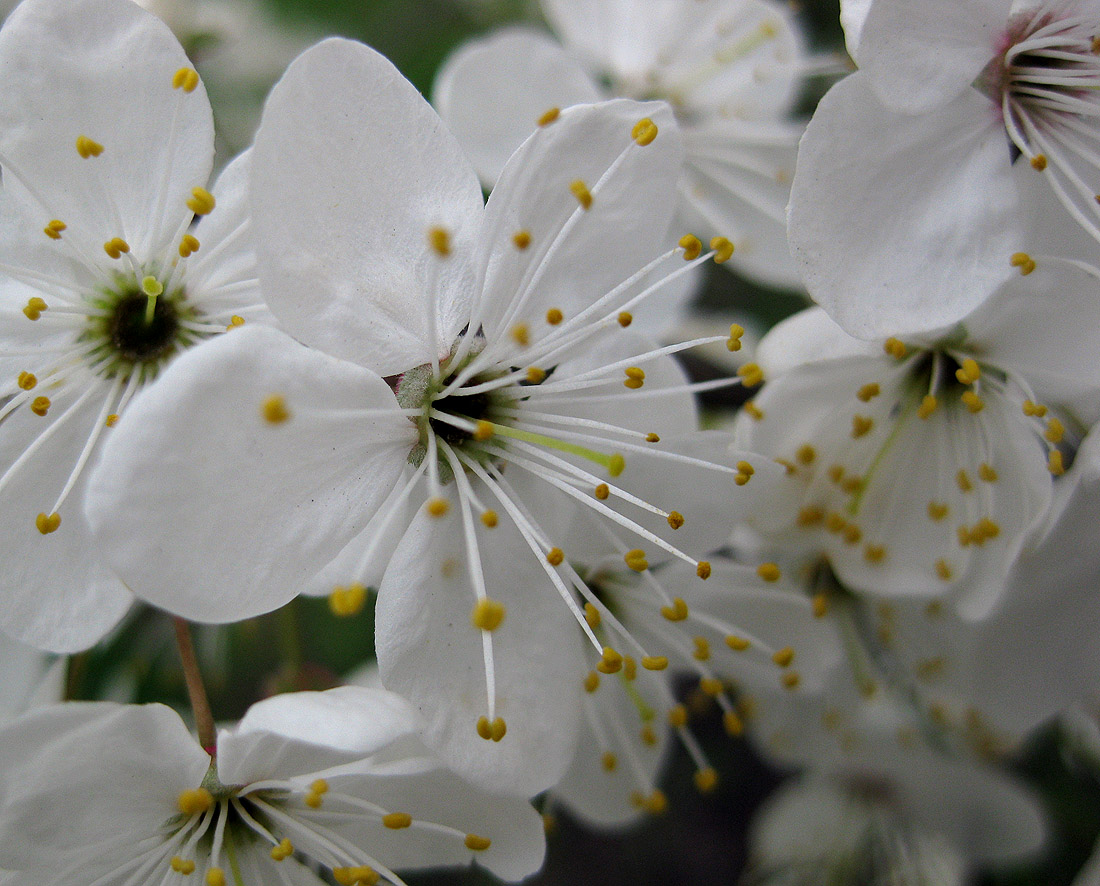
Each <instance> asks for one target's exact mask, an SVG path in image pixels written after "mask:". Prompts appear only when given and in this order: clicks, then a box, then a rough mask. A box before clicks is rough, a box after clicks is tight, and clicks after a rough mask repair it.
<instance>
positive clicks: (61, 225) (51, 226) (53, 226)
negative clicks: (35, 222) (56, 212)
mask: <svg viewBox="0 0 1100 886" xmlns="http://www.w3.org/2000/svg"><path fill="white" fill-rule="evenodd" d="M67 227H68V225H66V224H65V222H63V221H61V219H59V218H55V219H54V220H53V221H51V222H48V223H47V224H46V227H44V228H43V229H42V233H43V234H45V235H46V236H47V237H49V238H50V239H51V240H60V239H61V232H62V231H64V230H65V228H67Z"/></svg>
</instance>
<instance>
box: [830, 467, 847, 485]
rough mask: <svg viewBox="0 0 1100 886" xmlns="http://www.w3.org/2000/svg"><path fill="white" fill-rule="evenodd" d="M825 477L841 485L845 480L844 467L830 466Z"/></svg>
mask: <svg viewBox="0 0 1100 886" xmlns="http://www.w3.org/2000/svg"><path fill="white" fill-rule="evenodd" d="M825 475H826V476H827V477H828V478H829V479H830V480H832V481H833V482H834V483H836V484H838V485H839V484H840V483H841V481H843V479H844V465H829V470H827V471H826V472H825Z"/></svg>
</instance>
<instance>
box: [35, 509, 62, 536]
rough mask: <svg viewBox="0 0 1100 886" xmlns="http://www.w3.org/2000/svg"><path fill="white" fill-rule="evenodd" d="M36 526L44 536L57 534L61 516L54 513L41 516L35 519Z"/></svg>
mask: <svg viewBox="0 0 1100 886" xmlns="http://www.w3.org/2000/svg"><path fill="white" fill-rule="evenodd" d="M34 525H35V527H36V528H37V529H38V531H39V532H41V533H42V534H43V535H49V534H50V533H51V532H56V531H57V527H59V526H60V525H61V515H60V514H59V513H57V511H54V512H53V513H52V514H39V515H38V516H37V517H35V518H34Z"/></svg>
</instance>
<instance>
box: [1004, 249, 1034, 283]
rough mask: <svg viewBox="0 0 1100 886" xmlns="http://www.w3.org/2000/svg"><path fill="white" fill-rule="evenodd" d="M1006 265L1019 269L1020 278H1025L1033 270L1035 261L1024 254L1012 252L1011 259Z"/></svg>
mask: <svg viewBox="0 0 1100 886" xmlns="http://www.w3.org/2000/svg"><path fill="white" fill-rule="evenodd" d="M1008 263H1009V264H1010V265H1012V267H1014V268H1019V269H1020V276H1021V277H1026V276H1027V275H1028V274H1030V273H1031V272H1032V271H1034V270H1035V267H1036V265H1035V259H1033V258H1032V257H1031V256H1030V255H1028V254H1027V253H1026V252H1014V253H1012V257H1011V258H1010V259H1009V260H1008Z"/></svg>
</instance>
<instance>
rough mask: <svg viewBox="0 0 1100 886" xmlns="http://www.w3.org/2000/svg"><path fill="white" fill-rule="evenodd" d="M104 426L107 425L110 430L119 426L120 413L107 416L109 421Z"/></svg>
mask: <svg viewBox="0 0 1100 886" xmlns="http://www.w3.org/2000/svg"><path fill="white" fill-rule="evenodd" d="M104 424H106V425H107V427H109V428H113V427H114V426H115V425H117V424H118V413H117V412H112V413H111V414H110V415H108V416H107V421H106V422H104Z"/></svg>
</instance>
